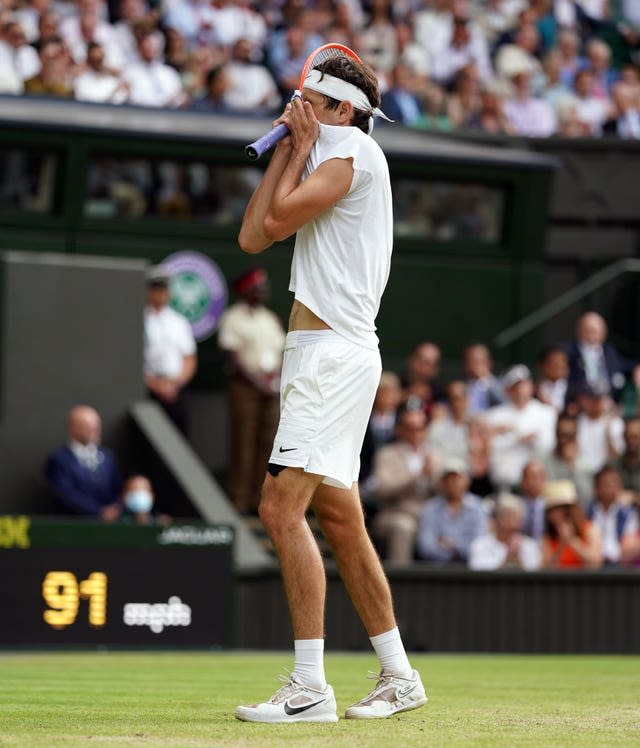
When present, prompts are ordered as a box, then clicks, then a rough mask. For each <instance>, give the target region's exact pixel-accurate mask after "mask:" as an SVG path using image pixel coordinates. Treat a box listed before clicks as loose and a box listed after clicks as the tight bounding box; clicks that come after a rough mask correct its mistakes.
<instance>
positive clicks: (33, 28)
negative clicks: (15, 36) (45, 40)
mask: <svg viewBox="0 0 640 748" xmlns="http://www.w3.org/2000/svg"><path fill="white" fill-rule="evenodd" d="M51 6H52V0H27V2H26V3H25V4H24V5H22V7H20V8H18V10H16V11H14V13H13V17H14V19H15V20H16V21H17V22H18V23H19V24H20V26H22V30H23V31H24V33H25V36H26V38H27V41H28V42H29V44H34V43H35V42H37V41H38V38H39V34H38V22H39V20H40V18H41V17H42V14H43V13H48V12H49V11H50V10H51Z"/></svg>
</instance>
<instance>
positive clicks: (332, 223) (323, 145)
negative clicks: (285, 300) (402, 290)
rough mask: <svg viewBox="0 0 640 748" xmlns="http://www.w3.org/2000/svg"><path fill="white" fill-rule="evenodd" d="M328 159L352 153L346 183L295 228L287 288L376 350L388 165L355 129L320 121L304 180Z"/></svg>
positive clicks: (387, 256) (386, 265)
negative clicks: (339, 194)
mask: <svg viewBox="0 0 640 748" xmlns="http://www.w3.org/2000/svg"><path fill="white" fill-rule="evenodd" d="M332 158H352V159H353V180H352V182H351V187H350V189H349V191H348V193H347V194H346V195H345V197H343V198H342V199H340V200H338V202H337V203H336V204H335V205H333V206H332V207H330V208H329V209H328V210H326V211H325V212H324V213H321V214H320V215H319V216H316V217H315V218H314V219H312V220H311V221H309V222H308V223H306V224H305V225H304V226H303V227H302V228H301V229H300V230H299V231H298V234H297V236H296V244H295V250H294V253H293V261H292V265H291V282H290V284H289V290H290V291H293V292H294V293H295V297H296V299H298V301H300V302H301V303H302V304H304V305H305V306H306V307H308V308H309V309H311V311H312V312H314V314H316V315H317V316H318V317H320V319H322V320H324V322H326V323H327V324H328V325H329V326H330V327H331V328H332V329H333V330H335V331H336V332H337V333H338V334H339V335H342V336H343V337H345V338H347V340H350V341H352V342H353V343H356V344H357V345H361V346H364V347H365V348H377V347H378V336H377V335H376V333H375V330H376V325H375V319H376V316H377V314H378V309H379V308H380V299H381V298H382V293H383V291H384V289H385V286H386V284H387V279H388V278H389V269H390V266H391V251H392V248H393V211H392V205H391V183H390V180H389V167H388V166H387V160H386V158H385V156H384V154H383V152H382V150H381V148H380V146H379V145H378V144H377V143H376V141H375V140H373V138H371V136H369V135H365V133H363V132H362V131H361V130H359V129H358V128H357V127H340V126H334V125H323V124H321V125H320V135H319V137H318V139H317V141H316V143H315V145H314V146H313V149H312V150H311V153H310V154H309V158H308V159H307V165H306V171H305V174H304V175H303V179H304V178H306V177H307V176H309V175H310V174H311V173H312V172H314V171H315V170H316V169H317V168H318V167H319V166H320V164H322V163H323V162H325V161H328V160H329V159H332Z"/></svg>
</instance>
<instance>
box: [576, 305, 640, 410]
mask: <svg viewBox="0 0 640 748" xmlns="http://www.w3.org/2000/svg"><path fill="white" fill-rule="evenodd" d="M567 354H568V356H569V395H570V396H571V394H572V392H575V391H577V390H579V389H580V388H581V387H582V386H583V385H584V384H589V385H591V386H592V387H595V388H597V389H598V390H599V391H600V392H604V393H605V394H607V395H610V396H611V397H612V398H613V399H614V400H615V401H616V402H619V401H620V398H621V396H622V390H623V389H624V386H625V382H626V380H627V378H628V377H632V378H633V381H634V383H640V367H639V366H638V365H637V364H636V363H635V362H632V361H629V360H628V359H625V358H624V356H622V355H621V354H620V353H618V351H617V350H616V349H615V347H614V346H613V345H611V343H608V342H607V323H606V322H605V321H604V319H603V317H602V316H601V315H599V314H597V313H596V312H586V313H585V314H583V315H582V316H581V317H580V318H579V319H578V322H577V324H576V330H575V340H574V341H573V342H571V343H570V344H569V345H568V347H567Z"/></svg>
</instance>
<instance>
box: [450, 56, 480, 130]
mask: <svg viewBox="0 0 640 748" xmlns="http://www.w3.org/2000/svg"><path fill="white" fill-rule="evenodd" d="M480 88H481V87H480V78H479V76H478V68H477V66H476V65H474V64H471V65H466V66H465V67H463V68H462V70H460V71H459V72H458V73H457V74H456V77H455V81H454V84H453V93H451V94H450V95H449V97H448V98H447V117H448V119H449V121H450V122H451V124H452V125H453V126H454V127H467V126H469V125H470V123H471V122H472V121H473V118H474V117H476V116H477V114H478V112H479V111H480V106H481V96H480Z"/></svg>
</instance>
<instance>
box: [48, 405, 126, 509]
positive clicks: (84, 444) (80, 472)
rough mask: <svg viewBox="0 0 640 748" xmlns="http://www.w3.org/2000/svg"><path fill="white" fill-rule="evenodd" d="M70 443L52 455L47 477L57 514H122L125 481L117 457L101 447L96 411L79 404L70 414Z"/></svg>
mask: <svg viewBox="0 0 640 748" xmlns="http://www.w3.org/2000/svg"><path fill="white" fill-rule="evenodd" d="M67 433H68V442H67V444H66V445H65V446H64V447H60V449H58V450H56V451H55V452H53V454H51V455H50V456H49V457H48V459H47V462H46V466H45V476H46V479H47V483H48V485H49V488H50V490H51V492H52V498H53V506H54V510H55V511H56V512H61V513H64V514H81V515H85V516H90V517H98V518H101V519H103V520H106V521H107V522H111V521H112V520H114V519H117V517H118V516H119V515H120V511H121V505H120V491H121V489H122V479H121V477H120V470H119V468H118V463H117V461H116V458H115V456H114V454H113V453H112V452H111V451H110V450H108V449H104V448H102V447H101V446H100V439H101V436H102V421H101V419H100V416H99V415H98V413H97V411H95V410H94V409H93V408H90V407H89V406H87V405H78V406H76V407H74V408H72V409H71V410H70V411H69V415H68V420H67Z"/></svg>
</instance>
